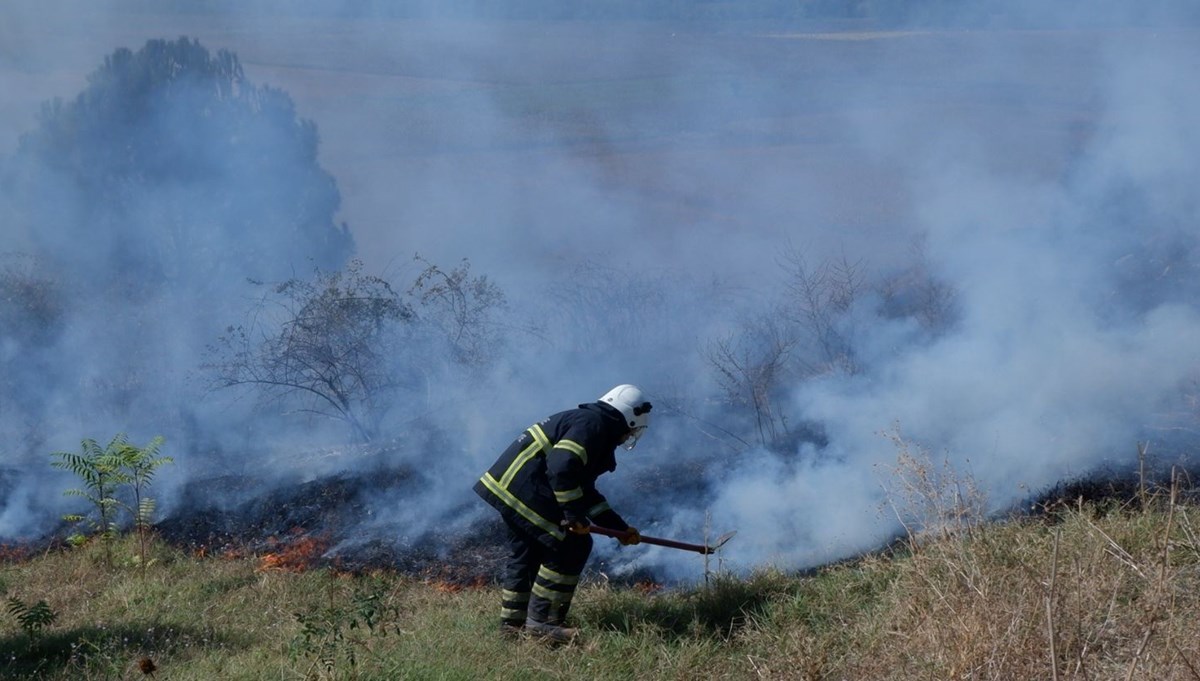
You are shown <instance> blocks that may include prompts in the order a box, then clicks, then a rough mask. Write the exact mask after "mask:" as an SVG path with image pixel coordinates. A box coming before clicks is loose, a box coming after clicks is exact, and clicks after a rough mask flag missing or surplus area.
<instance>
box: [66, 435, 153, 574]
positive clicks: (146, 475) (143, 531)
mask: <svg viewBox="0 0 1200 681" xmlns="http://www.w3.org/2000/svg"><path fill="white" fill-rule="evenodd" d="M162 444H163V439H162V437H156V438H154V439H153V440H151V441H150V443H149V444H147V445H146V446H145V447H138V446H137V445H134V444H131V443H130V442H129V440H128V438H127V437H126V436H125V434H124V433H118V434H117V435H116V436H115V437H113V439H112V440H111V441H109V443H108V444H107V445H106V446H104V447H101V446H100V444H99V443H98V442H97V441H96V440H93V439H91V438H85V439H84V440H82V441H81V443H80V451H79V453H75V452H54V453H53V454H51V456H52V457H53V458H54V459H55V461H53V462H52V463H51V465H52V466H54V467H55V468H59V469H62V470H65V471H70V472H72V473H74V474H75V475H76V476H78V477H79V478H80V480H82V481H83V487H82V488H77V489H69V490H66V491H65V492H63V494H66V495H68V496H76V497H81V498H83V499H86V500H87V501H88V502H89V503H91V505H92V511H91V512H89V513H86V514H83V513H72V514H68V515H64V516H63V520H66V521H67V522H73V523H80V524H86V525H87V526H88V527H89V528H90V529H91V531H92V533H93V534H94V535H95V536H97V537H99V538H100V539H101V540H103V541H105V542H106V543H105V558H106V561H107V562H108V563H109V564H111V563H112V554H111V549H110V547H109V545H108V540H110V539H112V538H113V537H115V536H116V535H117V534H118V532H119V529H120V526H119V523H118V514H119V512H120V510H121V509H125V510H126V511H128V512H129V514H130V516H131V517H132V520H133V527H134V529H135V531H136V532H137V533H138V542H139V551H140V554H139V557H140V563H141V565H142V566H143V568H144V566H145V564H146V544H147V535H148V531H149V528H150V521H151V517H152V515H153V513H154V500H153V499H151V498H149V497H147V496H145V493H146V490H147V489H148V488H149V486H150V483H151V481H152V480H153V479H154V473H155V471H156V470H158V468H159V467H160V466H162V465H163V464H166V463H171V462H172V459H171V457H167V456H160V455H159V453H158V452H159V450H160V449H161V447H162ZM122 492H126V494H125V495H124V496H122ZM127 499H131V501H126V500H127ZM86 539H87V536H86V535H84V534H81V533H76V534H75V535H72V536H71V537H69V538H68V541H69V542H71V543H73V544H79V543H82V542H83V541H85V540H86Z"/></svg>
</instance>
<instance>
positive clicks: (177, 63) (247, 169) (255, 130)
mask: <svg viewBox="0 0 1200 681" xmlns="http://www.w3.org/2000/svg"><path fill="white" fill-rule="evenodd" d="M317 148H318V135H317V128H316V125H315V124H313V123H312V122H311V121H308V120H303V119H300V118H298V117H297V114H296V110H295V106H294V104H293V102H292V100H291V98H290V97H289V96H288V95H287V94H286V93H284V92H283V91H281V90H278V89H273V88H270V87H265V86H255V85H253V84H251V83H250V82H248V81H247V79H246V77H245V75H244V73H243V69H242V66H241V63H240V62H239V61H238V58H237V57H236V56H235V55H234V54H233V53H231V52H228V51H225V50H221V51H218V52H217V53H216V54H215V55H213V54H210V53H209V51H208V50H207V49H206V48H204V47H203V46H201V45H200V43H199V42H198V41H196V40H191V39H188V38H179V39H178V40H175V41H165V40H151V41H149V42H147V43H146V45H145V46H144V47H142V48H141V49H140V50H138V51H137V52H133V51H131V50H129V49H125V48H122V49H118V50H117V51H115V52H113V53H112V54H111V55H109V56H108V57H106V58H105V60H104V64H103V65H102V66H101V67H100V68H99V69H97V70H96V71H95V72H94V73H92V74H91V75H90V76H89V77H88V86H87V88H86V89H85V90H84V91H83V92H81V93H80V94H79V95H78V96H77V97H76V98H75V99H74V100H73V101H71V102H69V103H65V102H63V101H62V100H54V101H52V102H48V103H46V104H45V105H44V106H43V108H42V110H41V114H40V116H39V118H38V127H37V128H36V129H35V130H33V131H31V132H29V133H27V134H26V135H24V136H23V137H22V138H21V140H20V143H19V146H18V151H17V154H16V158H15V162H14V164H13V173H14V177H13V178H12V181H13V186H14V187H15V188H16V189H17V192H16V196H17V202H18V204H19V206H20V207H21V208H22V209H23V210H22V215H23V218H24V220H25V221H26V226H27V227H28V229H29V230H30V231H31V233H32V237H33V242H34V243H35V244H36V248H37V250H38V252H39V255H41V256H44V257H47V258H49V259H51V260H53V261H55V262H56V263H57V264H59V265H62V266H65V267H68V268H71V269H73V270H76V271H78V269H77V268H82V269H83V270H86V271H87V272H88V273H89V275H88V276H89V277H92V278H93V281H94V278H95V277H96V276H97V274H98V273H99V274H101V275H102V276H105V277H106V278H110V279H112V280H115V282H114V281H110V282H109V283H128V282H125V281H123V280H124V279H125V278H127V277H129V276H132V274H133V273H136V277H137V278H138V284H139V285H151V286H154V285H167V286H180V287H186V288H194V287H197V286H199V287H202V288H208V287H210V286H211V285H212V283H213V282H218V281H221V280H235V281H240V280H242V279H244V278H246V277H252V278H256V279H281V278H284V277H286V276H288V275H289V274H290V273H291V272H294V271H295V270H296V269H299V268H303V269H309V268H311V267H312V266H313V265H316V266H318V267H329V268H336V267H340V266H341V265H342V264H344V263H345V262H346V260H347V259H348V257H349V256H350V255H351V254H352V251H353V242H352V239H351V237H350V235H349V233H348V231H347V229H346V228H345V226H341V227H339V226H338V225H336V224H335V222H334V219H333V216H334V214H335V212H336V211H337V209H338V207H339V204H340V201H341V197H340V193H339V192H338V189H337V186H336V183H335V182H334V180H333V178H332V176H330V175H329V174H328V173H327V172H325V171H324V170H323V169H322V168H321V167H320V166H319V165H318V162H317Z"/></svg>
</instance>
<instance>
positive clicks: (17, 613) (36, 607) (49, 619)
mask: <svg viewBox="0 0 1200 681" xmlns="http://www.w3.org/2000/svg"><path fill="white" fill-rule="evenodd" d="M8 613H9V614H10V615H12V616H13V617H15V618H16V619H17V624H19V625H21V629H22V630H23V631H24V632H25V635H26V636H27V637H28V638H29V646H30V647H31V648H32V647H33V644H34V643H35V642H37V639H38V637H39V636H41V634H42V630H43V629H45V628H46V627H48V626H50V625H51V624H54V621H55V620H57V619H58V613H57V612H55V611H54V609H53V608H51V607H50V604H49V603H47V602H46V601H45V600H40V601H38V602H37V603H34V604H33V605H29V604H28V603H26V602H25V601H23V600H21V599H19V598H17V597H16V596H10V597H9V599H8Z"/></svg>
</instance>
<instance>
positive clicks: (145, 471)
mask: <svg viewBox="0 0 1200 681" xmlns="http://www.w3.org/2000/svg"><path fill="white" fill-rule="evenodd" d="M122 437H123V436H122ZM162 445H163V438H162V437H161V436H159V437H156V438H154V439H153V440H151V441H150V442H149V443H148V444H147V445H146V446H145V447H138V446H136V445H132V444H130V443H129V442H127V441H124V440H122V442H121V444H120V445H119V446H118V447H117V450H116V455H117V458H118V462H119V463H118V468H119V469H120V471H121V473H122V475H123V476H124V481H125V485H126V486H127V487H129V489H130V490H131V492H132V494H133V503H132V504H122V506H124V507H125V508H126V510H128V511H129V513H130V515H131V516H132V517H133V528H134V531H135V532H137V536H138V565H139V567H140V568H141V570H142V572H143V574H144V573H145V570H146V546H147V544H148V542H149V535H150V525H151V522H152V520H153V517H154V499H152V498H150V497H148V496H146V490H147V489H148V488H149V487H150V483H151V482H152V481H153V480H154V472H155V471H157V470H158V469H159V467H161V466H162V465H163V464H168V463H172V462H174V459H172V458H171V457H169V456H160V455H159V453H158V452H159V450H160V449H162Z"/></svg>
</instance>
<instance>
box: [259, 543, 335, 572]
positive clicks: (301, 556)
mask: <svg viewBox="0 0 1200 681" xmlns="http://www.w3.org/2000/svg"><path fill="white" fill-rule="evenodd" d="M328 547H329V542H328V540H326V539H323V538H319V537H313V536H311V535H304V536H301V537H300V538H298V539H296V540H295V541H293V542H291V543H289V544H286V545H283V546H281V547H280V548H279V550H278V551H273V552H270V553H266V554H263V556H262V557H261V558H259V563H258V571H259V572H270V571H279V572H303V571H304V570H307V569H308V568H310V567H312V566H313V564H314V563H315V562H316V561H317V559H318V558H320V557H321V554H323V553H325V549H327V548H328Z"/></svg>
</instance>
